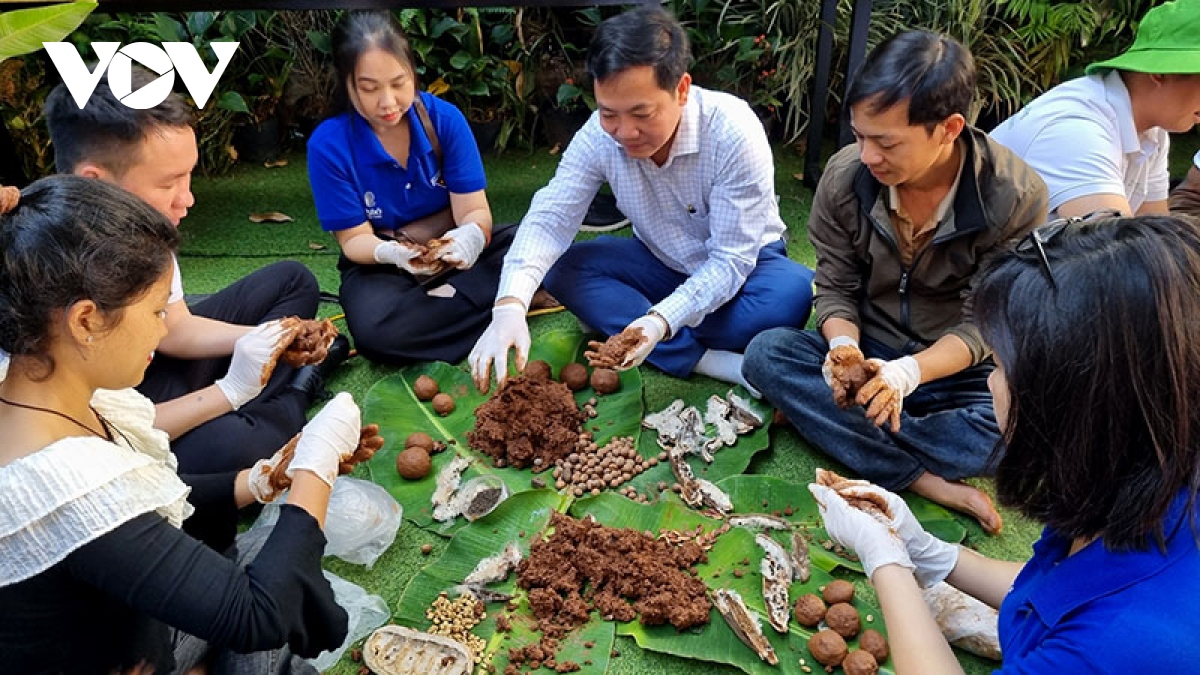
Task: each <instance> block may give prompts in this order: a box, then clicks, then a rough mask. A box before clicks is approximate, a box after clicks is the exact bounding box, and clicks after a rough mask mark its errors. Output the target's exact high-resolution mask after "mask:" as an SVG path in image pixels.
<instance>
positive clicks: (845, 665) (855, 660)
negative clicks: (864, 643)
mask: <svg viewBox="0 0 1200 675" xmlns="http://www.w3.org/2000/svg"><path fill="white" fill-rule="evenodd" d="M842 670H844V671H845V672H846V675H875V673H878V672H879V662H878V661H876V660H875V657H874V656H871V652H868V651H863V650H861V649H856V650H854V651H852V652H850V653H849V654H848V655H847V656H846V659H845V660H844V661H842Z"/></svg>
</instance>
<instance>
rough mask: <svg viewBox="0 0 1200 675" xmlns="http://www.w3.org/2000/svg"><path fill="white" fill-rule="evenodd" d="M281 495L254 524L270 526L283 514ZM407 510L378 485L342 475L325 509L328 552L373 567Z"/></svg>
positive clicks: (390, 541)
mask: <svg viewBox="0 0 1200 675" xmlns="http://www.w3.org/2000/svg"><path fill="white" fill-rule="evenodd" d="M284 501H286V500H285V499H284V498H280V499H278V500H276V501H275V502H273V503H271V504H268V505H267V506H266V507H265V508H263V512H262V514H261V515H260V516H259V517H258V520H257V521H255V523H254V527H268V526H270V525H273V524H274V523H275V521H276V520H277V519H278V518H279V506H278V504H280V503H283V502H284ZM403 516H404V510H403V509H402V508H401V507H400V504H399V503H398V502H397V501H396V500H395V498H394V497H392V496H391V495H390V494H388V491H387V490H384V489H383V488H381V487H379V486H378V485H376V484H374V483H372V482H370V481H365V480H360V479H358V478H348V477H346V476H342V477H341V478H338V479H337V481H335V482H334V484H333V492H331V493H330V495H329V510H328V511H326V513H325V541H326V543H325V555H335V556H337V557H339V558H341V559H342V560H345V561H346V562H350V563H354V564H356V565H366V566H367V569H370V568H371V566H372V565H374V564H375V561H376V560H378V559H379V556H381V555H383V552H384V551H386V550H387V549H388V547H389V546H391V545H392V542H394V541H396V532H397V531H398V530H399V529H400V522H401V520H402V519H403Z"/></svg>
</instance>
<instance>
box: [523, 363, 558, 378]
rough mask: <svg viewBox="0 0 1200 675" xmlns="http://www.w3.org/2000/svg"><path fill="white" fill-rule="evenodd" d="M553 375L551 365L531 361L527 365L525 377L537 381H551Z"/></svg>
mask: <svg viewBox="0 0 1200 675" xmlns="http://www.w3.org/2000/svg"><path fill="white" fill-rule="evenodd" d="M550 374H551V370H550V364H549V363H546V362H545V361H541V360H538V361H530V362H529V363H528V364H526V365H525V372H524V375H525V377H528V378H532V379H535V380H549V379H551V378H550Z"/></svg>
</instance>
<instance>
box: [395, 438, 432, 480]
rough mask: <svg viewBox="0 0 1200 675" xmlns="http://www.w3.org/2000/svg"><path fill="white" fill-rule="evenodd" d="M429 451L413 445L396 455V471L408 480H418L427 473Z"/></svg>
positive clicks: (429, 464)
mask: <svg viewBox="0 0 1200 675" xmlns="http://www.w3.org/2000/svg"><path fill="white" fill-rule="evenodd" d="M430 466H431V463H430V461H429V452H427V451H426V450H425V448H422V447H420V446H413V447H411V448H408V449H407V450H405V451H404V452H402V453H400V454H399V455H397V456H396V472H397V473H399V474H400V475H401V476H403V477H404V478H407V479H408V480H420V479H421V478H424V477H425V476H428V475H429V467H430Z"/></svg>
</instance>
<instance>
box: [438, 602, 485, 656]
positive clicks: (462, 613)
mask: <svg viewBox="0 0 1200 675" xmlns="http://www.w3.org/2000/svg"><path fill="white" fill-rule="evenodd" d="M425 618H426V619H429V620H430V621H432V622H433V625H432V626H431V627H430V628H429V632H430V633H433V634H434V635H443V636H445V637H448V638H450V639H451V640H454V641H456V642H460V643H462V644H463V645H465V646H466V647H467V649H468V650H469V651H470V652H471V657H472V659H474V661H475V663H476V664H479V663H481V662H482V661H483V650H484V649H485V648H486V647H487V643H485V642H484V641H483V638H481V637H479V636H478V635H476V634H474V633H472V632H471V629H472V628H474V627H475V626H476V625H477V624H478V623H479V622H480V621H483V620H484V619H486V618H487V613H486V612H485V611H484V606H483V603H482V602H480V601H479V600H476V599H475V598H474V597H473V596H470V595H460V596H458V597H457V598H455V599H454V600H451V599H450V598H449V597H448V596H447V595H446V594H445V593H438V596H437V597H436V598H434V600H433V604H432V605H430V606H429V609H427V610H425Z"/></svg>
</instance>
